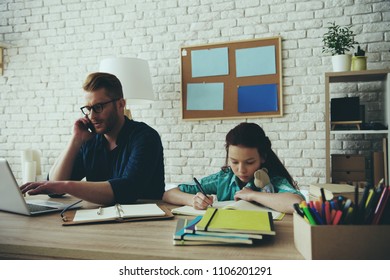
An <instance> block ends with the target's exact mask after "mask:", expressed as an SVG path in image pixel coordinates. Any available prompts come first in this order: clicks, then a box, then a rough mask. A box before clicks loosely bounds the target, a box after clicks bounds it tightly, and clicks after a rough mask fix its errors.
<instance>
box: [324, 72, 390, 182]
mask: <svg viewBox="0 0 390 280" xmlns="http://www.w3.org/2000/svg"><path fill="white" fill-rule="evenodd" d="M375 81H381V82H383V83H385V89H384V91H385V92H384V93H383V94H384V111H383V116H384V121H385V125H388V124H390V69H378V70H365V71H347V72H327V73H325V133H326V135H325V153H326V154H325V157H326V161H325V164H326V173H325V176H326V177H325V180H326V182H327V183H330V182H331V162H330V151H331V148H330V141H338V140H337V139H332V140H331V137H330V136H331V135H352V134H354V135H380V134H382V135H384V137H385V138H389V136H390V129H383V130H358V129H356V130H332V124H331V121H330V99H331V98H330V96H331V92H330V84H331V83H358V82H375ZM389 143H390V141H388V145H387V146H388V147H387V150H388V151H390V146H389V145H390V144H389ZM389 168H390V165H387V170H386V171H387V172H388V173H390V170H389Z"/></svg>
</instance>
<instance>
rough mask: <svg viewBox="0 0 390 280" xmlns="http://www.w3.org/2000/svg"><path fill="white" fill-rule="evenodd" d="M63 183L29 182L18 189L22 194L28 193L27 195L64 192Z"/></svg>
mask: <svg viewBox="0 0 390 280" xmlns="http://www.w3.org/2000/svg"><path fill="white" fill-rule="evenodd" d="M64 183H65V182H59V181H41V182H29V183H25V184H23V185H22V186H21V187H20V190H21V191H22V193H23V194H25V193H28V194H29V195H37V194H62V193H65V191H64V190H63V186H64Z"/></svg>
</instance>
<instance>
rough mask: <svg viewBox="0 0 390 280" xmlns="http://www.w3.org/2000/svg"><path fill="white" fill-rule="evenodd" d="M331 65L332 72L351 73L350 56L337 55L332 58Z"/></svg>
mask: <svg viewBox="0 0 390 280" xmlns="http://www.w3.org/2000/svg"><path fill="white" fill-rule="evenodd" d="M332 65H333V71H334V72H342V71H351V55H350V54H338V55H334V56H332Z"/></svg>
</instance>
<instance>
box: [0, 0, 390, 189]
mask: <svg viewBox="0 0 390 280" xmlns="http://www.w3.org/2000/svg"><path fill="white" fill-rule="evenodd" d="M331 21H336V22H337V23H338V24H342V25H344V24H352V28H353V30H355V31H356V33H357V38H356V39H357V40H358V41H359V42H361V43H362V45H363V46H364V47H367V56H368V68H369V69H379V68H389V67H390V53H389V49H390V46H389V37H390V1H383V0H345V1H334V0H333V1H332V0H318V1H303V0H302V1H299V0H279V1H276V0H245V1H233V0H218V1H215V0H193V1H184V0H168V1H160V0H150V1H147V2H145V1H142V0H134V1H132V0H127V1H126V0H116V1H115V0H111V1H94V0H83V1H81V0H68V1H64V0H63V1H59V0H45V1H18V0H1V1H0V43H1V44H2V45H5V46H6V49H5V57H4V62H5V63H4V64H5V71H4V75H3V76H0V157H5V158H7V159H8V160H9V161H10V163H11V165H12V168H13V170H14V171H15V173H16V175H17V177H18V179H20V178H21V166H20V150H22V149H24V148H27V147H32V148H37V149H40V150H41V151H42V156H43V158H42V164H43V170H44V172H47V171H48V170H49V168H50V166H51V164H52V163H53V162H54V160H55V158H56V157H57V156H58V155H59V153H60V151H61V150H62V149H63V148H64V146H65V145H66V142H67V139H68V138H69V133H70V132H71V126H72V123H73V120H74V119H75V118H77V117H78V116H79V115H80V114H79V112H78V110H79V109H78V108H79V107H80V105H82V104H83V96H82V90H81V85H82V83H83V81H84V78H85V77H86V75H87V74H88V73H89V72H93V71H97V70H98V64H99V61H100V60H101V59H103V58H106V57H109V56H128V57H139V58H144V59H147V60H148V61H149V65H150V66H151V73H152V81H153V86H154V91H155V94H156V96H157V101H156V102H154V103H153V104H151V105H144V106H133V107H132V114H133V117H134V118H135V119H136V120H140V121H145V122H146V123H148V124H150V125H151V126H153V127H154V128H155V129H156V130H157V131H159V133H160V134H161V137H162V141H163V145H164V148H165V164H166V167H165V170H166V181H167V182H170V181H174V182H179V181H187V180H190V179H191V178H192V177H193V176H199V177H202V176H204V175H206V174H209V173H211V172H216V171H218V170H219V167H220V166H222V165H223V164H224V160H225V150H224V137H225V134H226V133H227V132H228V131H229V130H230V129H231V128H232V127H234V126H235V125H236V124H238V123H239V122H242V121H246V120H245V119H237V120H211V121H183V120H181V108H180V106H181V103H180V79H181V78H180V68H179V67H180V57H179V48H180V46H185V45H197V44H207V43H213V42H226V41H236V40H243V39H253V38H264V37H270V36H277V35H280V36H282V38H283V43H282V47H283V61H282V63H283V76H284V77H283V86H284V88H283V93H284V104H285V105H284V112H285V115H284V116H283V117H282V118H255V119H248V121H253V122H256V123H258V124H260V125H262V126H263V127H264V129H265V131H266V132H267V133H268V135H269V137H270V138H271V140H272V141H273V143H272V144H273V148H274V149H275V151H276V152H277V154H278V155H279V156H280V157H281V159H282V160H283V161H284V163H285V164H286V166H287V168H288V169H289V171H290V172H291V174H292V175H293V176H294V177H295V179H296V180H297V181H298V183H299V184H300V185H301V186H306V185H308V184H309V183H311V182H321V181H324V173H325V171H324V168H325V142H324V139H325V133H324V126H325V124H324V108H325V107H324V104H323V102H324V72H326V71H331V64H330V56H329V55H324V54H322V52H321V51H322V41H321V40H322V34H323V33H324V32H325V26H326V25H327V23H328V22H331ZM370 87H371V86H369V87H368V88H363V89H360V90H366V91H368V92H370V93H371V94H372V92H374V94H375V87H374V88H370ZM354 90H356V88H355V89H354ZM371 110H372V111H373V113H375V106H373V107H371ZM337 145H339V146H337ZM363 145H364V146H367V147H371V146H370V141H368V140H367V141H364V143H363ZM332 148H334V149H343V148H345V149H356V147H354V142H353V141H351V140H350V139H345V140H343V141H342V142H341V143H339V144H334V145H333V146H332Z"/></svg>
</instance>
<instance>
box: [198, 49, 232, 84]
mask: <svg viewBox="0 0 390 280" xmlns="http://www.w3.org/2000/svg"><path fill="white" fill-rule="evenodd" d="M191 70H192V77H193V78H196V77H208V76H221V75H227V74H228V73H229V59H228V48H215V49H207V50H196V51H192V52H191Z"/></svg>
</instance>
